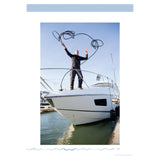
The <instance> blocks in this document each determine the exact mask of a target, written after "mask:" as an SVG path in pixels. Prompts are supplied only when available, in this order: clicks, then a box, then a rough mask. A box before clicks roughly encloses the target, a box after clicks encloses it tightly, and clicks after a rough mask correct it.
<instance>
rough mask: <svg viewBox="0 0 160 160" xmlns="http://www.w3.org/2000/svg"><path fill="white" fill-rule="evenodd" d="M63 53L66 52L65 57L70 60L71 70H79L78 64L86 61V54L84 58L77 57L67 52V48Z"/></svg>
mask: <svg viewBox="0 0 160 160" xmlns="http://www.w3.org/2000/svg"><path fill="white" fill-rule="evenodd" d="M65 51H66V53H67V55H68V56H70V57H71V58H72V68H74V69H80V64H81V63H80V61H83V60H87V59H88V54H86V57H81V56H78V55H73V54H71V53H70V52H69V51H68V50H67V48H66V49H65Z"/></svg>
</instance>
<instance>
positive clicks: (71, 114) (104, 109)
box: [43, 74, 119, 125]
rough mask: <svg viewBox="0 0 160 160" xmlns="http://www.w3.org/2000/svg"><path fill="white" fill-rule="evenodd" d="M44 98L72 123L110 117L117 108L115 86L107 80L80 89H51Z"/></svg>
mask: <svg viewBox="0 0 160 160" xmlns="http://www.w3.org/2000/svg"><path fill="white" fill-rule="evenodd" d="M97 75H98V76H100V75H99V74H97ZM43 80H44V79H43ZM107 80H108V77H107ZM112 82H113V81H112ZM45 83H46V82H45ZM45 98H46V99H47V101H48V102H49V103H50V104H51V105H54V106H55V109H56V111H57V112H58V113H60V114H61V115H62V116H64V117H65V118H67V119H68V120H69V121H71V122H72V123H73V124H74V125H81V124H86V123H91V122H96V121H100V120H103V119H106V118H111V116H112V114H113V113H115V112H116V111H118V110H119V92H117V86H116V85H115V84H113V83H108V82H102V83H96V84H94V85H92V86H90V87H88V88H84V89H82V90H79V89H75V90H62V89H61V91H56V92H54V91H52V92H49V94H47V95H46V96H45Z"/></svg>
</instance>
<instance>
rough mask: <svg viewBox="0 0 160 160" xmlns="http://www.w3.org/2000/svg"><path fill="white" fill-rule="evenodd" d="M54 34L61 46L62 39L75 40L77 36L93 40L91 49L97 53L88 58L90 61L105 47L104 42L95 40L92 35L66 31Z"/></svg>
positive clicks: (53, 32) (54, 32)
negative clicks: (100, 48)
mask: <svg viewBox="0 0 160 160" xmlns="http://www.w3.org/2000/svg"><path fill="white" fill-rule="evenodd" d="M52 34H53V36H54V38H55V39H57V40H58V41H59V42H61V44H62V43H63V41H62V38H63V39H64V40H69V39H74V38H75V37H76V36H80V35H84V36H87V37H88V38H90V39H91V43H90V45H91V47H93V48H94V49H95V51H94V52H93V53H92V54H91V55H90V56H89V57H88V60H89V59H90V58H91V57H92V56H93V55H95V53H96V52H97V50H98V49H99V47H102V46H103V45H104V42H103V41H102V40H100V39H93V38H92V37H91V36H90V35H88V34H86V33H77V34H76V33H75V32H74V31H64V32H62V33H60V34H59V33H58V32H57V31H52ZM85 62H86V61H83V62H82V63H81V64H83V63H85Z"/></svg>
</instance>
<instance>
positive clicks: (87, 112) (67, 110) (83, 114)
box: [52, 94, 113, 125]
mask: <svg viewBox="0 0 160 160" xmlns="http://www.w3.org/2000/svg"><path fill="white" fill-rule="evenodd" d="M97 99H98V100H99V99H106V100H107V105H106V106H101V105H95V101H94V100H97ZM52 101H53V103H54V105H55V108H56V110H57V111H58V112H59V113H60V114H61V115H63V116H64V117H65V118H67V119H68V120H69V121H71V122H72V123H73V124H74V125H80V124H86V123H92V122H96V121H100V120H103V119H106V118H110V111H111V110H112V109H113V107H112V104H111V103H112V102H111V100H110V97H109V95H105V94H102V95H79V96H78V95H76V96H55V97H53V98H52Z"/></svg>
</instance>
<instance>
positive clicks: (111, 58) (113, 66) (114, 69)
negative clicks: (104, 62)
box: [111, 53, 117, 83]
mask: <svg viewBox="0 0 160 160" xmlns="http://www.w3.org/2000/svg"><path fill="white" fill-rule="evenodd" d="M111 59H112V67H113V74H114V81H115V83H117V81H116V74H115V67H114V63H113V57H112V53H111Z"/></svg>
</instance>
